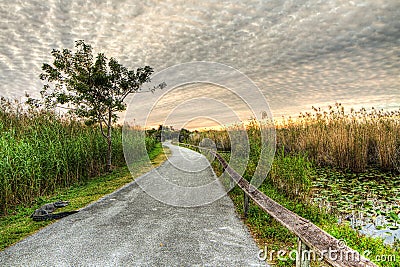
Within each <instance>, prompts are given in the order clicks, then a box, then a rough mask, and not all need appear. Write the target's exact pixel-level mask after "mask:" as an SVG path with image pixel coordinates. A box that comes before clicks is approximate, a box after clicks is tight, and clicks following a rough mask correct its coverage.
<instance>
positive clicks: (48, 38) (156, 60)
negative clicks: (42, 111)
mask: <svg viewBox="0 0 400 267" xmlns="http://www.w3.org/2000/svg"><path fill="white" fill-rule="evenodd" d="M0 38H1V41H0V80H1V83H0V94H1V95H3V96H6V97H20V96H22V95H24V93H25V92H28V93H30V94H31V95H35V94H37V92H38V91H39V90H40V89H41V87H42V83H41V81H40V80H39V78H38V75H39V74H40V72H41V65H42V63H44V62H50V61H51V57H50V51H51V50H52V49H53V48H57V49H62V48H69V49H73V46H74V41H75V40H78V39H84V40H85V41H86V42H87V43H90V44H91V45H92V46H93V47H94V50H95V51H97V52H100V51H102V52H105V54H106V55H108V56H110V57H111V56H112V57H116V58H117V59H119V60H120V62H121V63H123V64H125V65H126V66H128V67H130V68H136V67H139V66H143V65H150V66H152V67H153V68H154V69H155V70H156V72H158V71H162V70H163V69H165V68H168V67H171V66H174V65H176V64H180V63H186V62H194V61H212V62H218V63H222V64H225V65H227V66H230V67H232V68H234V69H237V70H238V71H240V72H241V73H243V74H245V75H247V76H248V77H249V78H250V79H251V80H252V81H253V82H254V83H255V85H257V86H258V88H259V89H260V90H261V92H262V94H263V95H264V96H265V99H266V101H267V102H268V104H269V106H270V110H271V112H272V114H273V115H274V117H280V116H282V115H291V114H298V113H299V112H300V111H304V110H310V109H311V106H312V105H314V106H327V105H329V104H334V103H335V102H341V103H343V104H345V106H347V107H349V108H350V107H356V108H357V107H361V106H363V107H367V108H368V107H372V106H374V107H377V108H384V109H398V108H399V107H400V1H398V0H354V1H347V0H304V1H301V0H298V1H283V0H269V1H268V0H258V1H253V0H246V1H205V0H204V1H183V0H182V1H181V0H167V1H156V0H154V1H146V0H143V1H136V0H114V1H110V0H90V1H83V0H76V1H70V0H50V1H43V0H29V1H28V0H26V1H25V0H23V1H21V0H19V1H18V0H2V1H1V2H0ZM194 87H195V86H194ZM200 87H201V88H202V89H199V90H200V91H197V92H196V93H194V94H191V93H190V92H194V91H195V90H196V89H195V88H193V86H190V90H191V91H186V93H185V91H184V89H183V91H182V92H183V93H180V94H178V93H176V92H175V94H174V93H173V92H172V91H170V92H169V93H168V95H167V96H160V95H158V96H157V97H158V99H157V101H155V102H157V103H161V104H160V105H161V106H162V105H164V106H166V107H170V108H171V107H175V106H174V103H178V102H179V103H181V105H180V112H178V111H176V112H174V114H176V115H174V116H175V117H179V118H183V117H185V121H186V122H188V121H189V120H190V118H192V119H193V118H196V117H198V116H203V117H206V116H208V117H210V118H212V117H213V114H215V112H217V113H221V112H222V111H221V109H225V108H226V105H225V107H224V105H223V104H221V103H220V102H223V100H224V99H225V100H227V99H231V96H230V94H227V93H226V90H217V89H216V88H217V87H216V86H210V87H208V89H205V86H204V85H203V86H200ZM177 90H179V88H177ZM201 90H202V91H201ZM207 90H208V91H207ZM199 92H201V95H203V96H208V97H210V99H211V98H212V99H211V100H214V101H211V100H210V101H204V99H203V100H198V101H200V102H198V103H196V104H194V102H193V101H195V100H193V98H194V97H196V99H198V98H199ZM248 93H249V94H251V93H252V91H250V92H248ZM211 96H212V97H211ZM146 97H149V96H146ZM146 97H145V98H146ZM160 97H161V98H162V99H160ZM239 97H240V96H239ZM234 98H235V97H234V96H232V99H234ZM232 99H231V100H232ZM185 101H186V102H185ZM191 101H192V102H191ZM232 101H235V100H232ZM232 101H231V102H232ZM217 102H218V103H220V104H216V103H217ZM207 103H208V104H210V106H207ZM139 105H140V103H139ZM218 105H221V106H218ZM238 106H240V105H239V104H238ZM193 107H196V108H193ZM233 109H235V107H233ZM167 110H168V108H157V107H155V108H154V114H155V115H157V114H158V115H159V114H163V115H165V116H168V114H169V113H170V111H167ZM167 113H168V114H167ZM154 114H153V115H154ZM155 115H154V116H155ZM155 117H157V116H155ZM210 121H211V119H210Z"/></svg>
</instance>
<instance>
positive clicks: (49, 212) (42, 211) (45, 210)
mask: <svg viewBox="0 0 400 267" xmlns="http://www.w3.org/2000/svg"><path fill="white" fill-rule="evenodd" d="M68 204H69V202H68V201H57V202H54V203H48V204H45V205H43V206H41V207H40V208H38V209H37V210H35V211H34V212H33V213H32V215H31V218H32V219H33V220H34V221H37V222H38V221H46V220H54V219H61V218H63V217H66V216H68V215H71V214H74V213H77V212H78V210H73V211H65V212H59V213H53V212H54V211H55V210H56V209H58V208H62V207H65V206H67V205H68Z"/></svg>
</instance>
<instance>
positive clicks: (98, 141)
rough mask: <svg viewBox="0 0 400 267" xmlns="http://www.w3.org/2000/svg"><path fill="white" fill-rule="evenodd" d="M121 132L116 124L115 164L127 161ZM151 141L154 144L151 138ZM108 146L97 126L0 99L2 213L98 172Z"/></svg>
mask: <svg viewBox="0 0 400 267" xmlns="http://www.w3.org/2000/svg"><path fill="white" fill-rule="evenodd" d="M121 136H122V127H120V126H117V127H115V129H114V131H113V164H114V165H116V166H122V165H124V164H125V160H124V154H123V152H122V150H123V149H122V138H121ZM150 141H151V142H150ZM131 142H135V140H131ZM150 143H151V144H150ZM149 144H150V145H149V146H154V143H153V142H152V140H149ZM149 148H151V147H149ZM106 151H107V143H106V142H105V140H104V138H103V136H102V135H101V133H100V131H99V129H98V128H97V127H89V126H86V125H84V124H83V123H81V122H80V121H78V120H75V119H72V118H68V119H66V118H61V117H60V116H58V115H56V114H55V113H54V112H49V111H39V110H32V109H30V110H24V108H23V106H22V105H20V104H18V103H12V102H10V101H6V100H5V99H2V101H1V105H0V159H1V160H0V215H1V214H6V213H7V212H8V210H9V209H11V208H13V207H15V206H16V205H19V204H26V203H29V202H31V201H32V200H33V199H34V198H36V197H38V196H41V195H46V194H50V193H52V192H54V190H55V189H57V188H60V187H66V186H69V185H71V184H73V183H76V182H81V181H85V180H87V179H89V178H90V177H92V176H95V175H98V174H100V173H102V172H103V171H105V164H106V158H105V157H106Z"/></svg>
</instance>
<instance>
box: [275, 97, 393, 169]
mask: <svg viewBox="0 0 400 267" xmlns="http://www.w3.org/2000/svg"><path fill="white" fill-rule="evenodd" d="M277 140H278V147H284V149H285V151H286V152H289V153H306V154H307V156H308V157H309V158H310V159H311V160H312V161H313V162H315V163H316V164H318V165H320V166H330V167H336V168H339V169H348V170H351V171H354V172H362V171H365V170H366V169H367V168H368V167H369V166H374V167H378V168H380V169H382V170H386V171H395V172H399V171H400V111H392V112H384V111H383V110H376V109H372V110H371V111H370V112H367V111H366V110H365V109H361V110H359V111H355V110H354V109H350V111H349V112H346V110H345V108H344V107H343V106H342V105H341V104H340V103H336V104H335V105H334V106H330V107H329V108H328V110H321V109H320V108H314V107H313V112H311V113H305V114H300V116H299V118H298V119H297V120H292V119H290V118H289V119H287V120H285V121H284V123H283V124H282V125H280V126H279V127H278V130H277Z"/></svg>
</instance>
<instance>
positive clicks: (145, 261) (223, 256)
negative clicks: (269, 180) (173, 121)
mask: <svg viewBox="0 0 400 267" xmlns="http://www.w3.org/2000/svg"><path fill="white" fill-rule="evenodd" d="M169 146H170V148H171V150H172V156H171V158H170V161H168V162H166V163H164V164H163V165H161V166H160V167H159V168H157V169H156V170H153V171H151V172H149V173H148V174H146V175H144V176H142V177H140V178H138V179H140V180H139V184H140V183H142V184H143V185H146V184H151V183H153V184H154V177H155V176H156V175H160V174H161V175H162V176H165V179H166V180H168V181H171V182H174V183H176V184H179V185H185V186H192V187H195V186H199V185H200V186H201V185H204V184H206V183H209V182H210V181H216V178H215V175H214V173H213V172H212V170H211V168H210V167H209V166H208V162H207V161H206V159H205V157H203V156H200V154H198V153H196V152H193V151H191V150H188V149H185V148H180V147H176V146H172V145H170V144H169ZM190 162H192V163H190ZM199 166H200V167H199ZM204 167H205V168H204ZM193 170H195V171H194V172H193ZM146 181H149V182H146ZM159 186H160V185H159ZM142 187H143V186H142V185H141V186H139V185H138V182H132V183H131V184H129V185H127V186H125V187H123V188H122V189H120V190H118V191H116V192H114V193H112V194H110V195H108V196H106V197H104V198H103V199H101V200H100V201H98V202H96V203H94V204H92V205H89V206H88V207H86V208H84V209H83V210H81V211H80V212H79V213H76V214H74V215H71V216H69V217H66V218H63V219H61V220H59V221H58V222H55V223H53V224H51V225H50V226H48V227H46V228H44V229H43V230H41V231H39V232H38V233H37V234H35V235H32V236H30V237H28V238H26V239H25V240H23V241H21V242H19V243H17V244H16V245H14V246H12V247H10V248H8V249H6V250H4V251H3V252H0V266H265V263H263V262H260V261H259V260H258V259H257V253H258V251H259V249H258V248H257V246H256V244H255V242H254V240H253V239H252V238H251V236H250V234H249V232H248V230H247V228H246V227H245V226H244V225H243V224H242V222H241V221H240V220H239V219H238V217H237V216H236V214H235V211H234V206H233V203H232V201H231V200H230V199H229V197H227V196H224V197H222V198H220V199H219V200H217V201H215V202H213V203H211V204H207V205H202V206H198V207H186V208H185V207H177V206H171V205H168V204H165V203H163V202H160V201H157V200H155V199H154V198H152V197H150V196H149V195H148V194H147V193H146V192H144V191H143V189H142ZM155 187H156V188H157V185H155ZM217 187H218V186H217ZM143 188H145V186H144V187H143ZM218 188H219V189H220V190H223V189H222V186H219V187H218ZM153 193H154V192H153ZM175 193H176V194H175ZM180 193H181V192H179V190H178V191H174V192H172V193H171V195H173V196H174V197H173V198H171V199H174V200H175V201H178V202H179V197H180V196H179V194H180ZM211 195H212V194H211ZM204 196H205V197H207V196H208V195H204ZM161 198H162V197H161ZM193 199H195V200H196V201H198V200H199V199H201V198H200V197H199V196H194V197H193ZM167 202H168V201H167ZM178 202H177V203H178ZM177 203H175V204H176V205H178V204H177ZM181 203H186V204H187V205H186V206H190V205H192V206H193V205H194V204H195V203H194V202H193V203H192V202H190V201H188V198H187V196H186V197H185V196H184V197H182V199H181ZM172 204H174V203H172Z"/></svg>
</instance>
